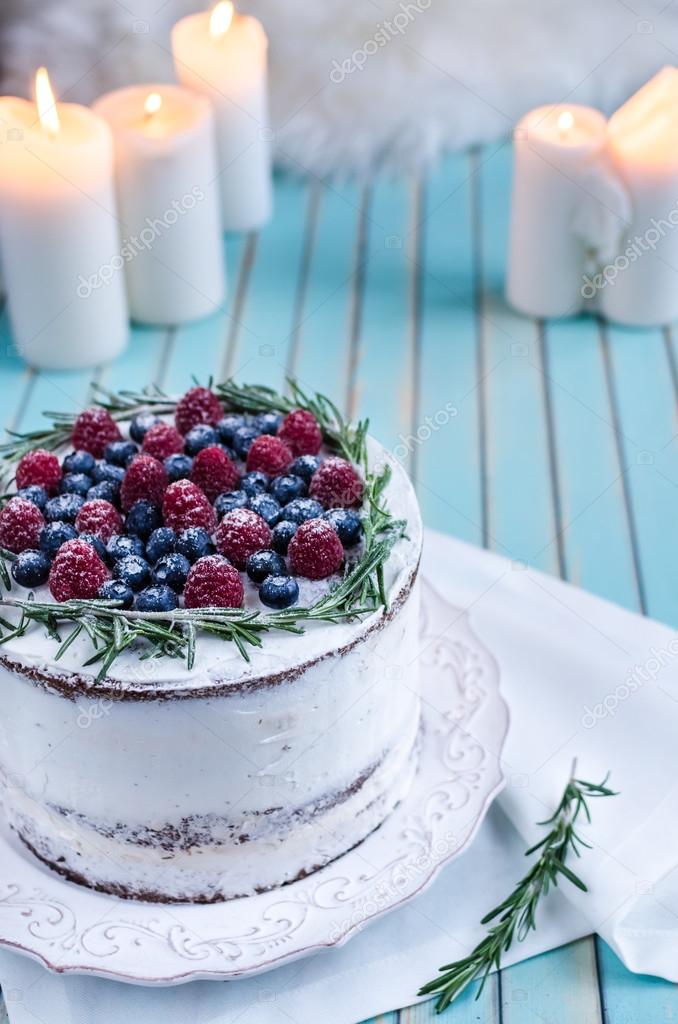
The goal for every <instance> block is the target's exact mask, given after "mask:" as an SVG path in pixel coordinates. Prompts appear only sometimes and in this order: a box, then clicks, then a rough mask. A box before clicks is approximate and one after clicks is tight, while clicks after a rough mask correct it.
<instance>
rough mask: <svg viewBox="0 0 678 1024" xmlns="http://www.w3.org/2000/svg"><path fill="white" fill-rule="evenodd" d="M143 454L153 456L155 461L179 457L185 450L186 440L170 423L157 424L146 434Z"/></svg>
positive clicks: (142, 447) (142, 448) (142, 446)
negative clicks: (174, 456)
mask: <svg viewBox="0 0 678 1024" xmlns="http://www.w3.org/2000/svg"><path fill="white" fill-rule="evenodd" d="M141 450H142V452H145V454H146V455H152V456H153V458H154V459H159V460H160V462H162V461H163V459H168V458H169V457H170V455H178V454H179V452H183V450H184V439H183V437H182V436H181V434H180V433H179V431H178V430H177V429H176V427H173V426H171V424H169V423H155V424H154V425H153V426H152V427H151V428H150V429H149V430H147V431H146V433H145V434H144V440H143V444H142V445H141Z"/></svg>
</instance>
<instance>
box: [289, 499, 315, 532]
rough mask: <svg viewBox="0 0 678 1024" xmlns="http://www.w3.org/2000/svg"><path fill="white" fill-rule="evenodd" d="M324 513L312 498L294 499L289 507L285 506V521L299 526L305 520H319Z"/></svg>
mask: <svg viewBox="0 0 678 1024" xmlns="http://www.w3.org/2000/svg"><path fill="white" fill-rule="evenodd" d="M324 511H325V509H324V508H323V507H322V505H321V504H320V502H319V501H314V500H313V498H295V499H294V501H291V502H290V503H289V505H285V519H290V520H291V521H292V522H293V523H296V524H297V525H299V523H305V522H306V520H307V519H319V518H320V516H321V515H322V514H323V512H324Z"/></svg>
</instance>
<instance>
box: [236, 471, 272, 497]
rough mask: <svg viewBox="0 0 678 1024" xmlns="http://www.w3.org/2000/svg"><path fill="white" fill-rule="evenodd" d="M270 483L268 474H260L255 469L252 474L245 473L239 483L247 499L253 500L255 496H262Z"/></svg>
mask: <svg viewBox="0 0 678 1024" xmlns="http://www.w3.org/2000/svg"><path fill="white" fill-rule="evenodd" d="M270 482H271V478H270V477H269V475H268V473H262V472H261V471H260V470H258V469H257V470H254V472H252V473H245V475H244V477H243V478H242V480H241V481H240V489H241V490H242V491H244V492H245V494H246V495H247V497H248V498H253V497H254V495H255V494H264V492H265V491H267V490H268V486H269V484H270Z"/></svg>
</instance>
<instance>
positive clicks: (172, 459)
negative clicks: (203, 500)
mask: <svg viewBox="0 0 678 1024" xmlns="http://www.w3.org/2000/svg"><path fill="white" fill-rule="evenodd" d="M164 466H165V470H166V471H167V475H168V477H169V478H170V483H172V484H173V483H174V482H175V481H176V480H188V478H189V476H190V475H191V470H192V469H193V459H192V458H191V456H190V455H168V456H167V458H166V459H165V462H164Z"/></svg>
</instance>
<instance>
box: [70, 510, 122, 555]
mask: <svg viewBox="0 0 678 1024" xmlns="http://www.w3.org/2000/svg"><path fill="white" fill-rule="evenodd" d="M75 526H76V529H77V530H78V532H79V533H93V534H94V535H95V537H100V538H101V540H102V541H103V542H104V544H107V543H108V541H109V540H110V539H111V537H113V536H114V534H116V533H121V532H122V519H121V518H120V513H119V512H118V510H117V509H116V508H115V507H114V506H113V505H111V503H110V502H109V501H101V500H99V501H86V502H85V504H84V505H83V506H82V508H81V509H80V511H79V512H78V515H77V517H76V520H75Z"/></svg>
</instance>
